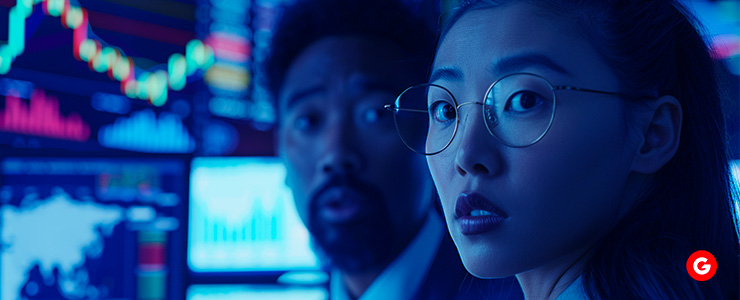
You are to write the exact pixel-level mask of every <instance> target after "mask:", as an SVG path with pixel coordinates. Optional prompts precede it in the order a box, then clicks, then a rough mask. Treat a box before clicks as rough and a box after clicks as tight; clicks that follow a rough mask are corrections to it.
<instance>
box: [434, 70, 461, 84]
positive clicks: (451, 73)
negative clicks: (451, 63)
mask: <svg viewBox="0 0 740 300" xmlns="http://www.w3.org/2000/svg"><path fill="white" fill-rule="evenodd" d="M440 79H444V80H447V81H460V80H462V79H463V74H462V72H461V71H460V70H459V69H457V68H439V69H434V71H433V72H432V76H429V82H435V81H437V80H440Z"/></svg>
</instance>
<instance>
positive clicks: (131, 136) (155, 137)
mask: <svg viewBox="0 0 740 300" xmlns="http://www.w3.org/2000/svg"><path fill="white" fill-rule="evenodd" d="M98 142H100V144H101V145H103V146H105V147H108V148H116V149H124V150H132V151H138V152H148V153H190V152H193V150H195V140H194V139H193V137H192V136H191V135H190V133H188V130H187V129H186V128H185V126H184V125H183V123H182V120H181V119H180V117H179V116H177V115H176V114H173V113H169V112H162V113H161V114H160V116H159V119H158V118H157V116H156V115H155V114H154V112H153V111H151V110H148V109H145V110H142V111H138V112H134V113H132V114H131V117H129V118H125V117H121V118H118V119H116V121H115V123H113V124H109V125H105V126H103V127H102V128H101V129H100V131H99V132H98Z"/></svg>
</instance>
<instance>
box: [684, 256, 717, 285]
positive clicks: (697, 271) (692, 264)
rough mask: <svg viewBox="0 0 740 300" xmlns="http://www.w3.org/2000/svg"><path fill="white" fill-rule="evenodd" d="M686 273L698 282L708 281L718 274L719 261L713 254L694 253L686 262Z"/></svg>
mask: <svg viewBox="0 0 740 300" xmlns="http://www.w3.org/2000/svg"><path fill="white" fill-rule="evenodd" d="M686 271H688V272H689V275H691V278H694V279H695V280H698V281H707V280H709V279H710V278H712V276H714V273H717V260H716V259H715V258H714V255H712V253H709V252H707V251H704V250H699V251H696V252H694V254H691V256H689V260H687V261H686Z"/></svg>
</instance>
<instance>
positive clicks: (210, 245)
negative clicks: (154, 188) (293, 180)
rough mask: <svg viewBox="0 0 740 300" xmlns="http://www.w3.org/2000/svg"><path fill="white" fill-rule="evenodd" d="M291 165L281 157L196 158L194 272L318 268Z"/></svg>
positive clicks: (192, 205) (190, 254)
mask: <svg viewBox="0 0 740 300" xmlns="http://www.w3.org/2000/svg"><path fill="white" fill-rule="evenodd" d="M284 181H285V167H284V166H283V165H282V164H281V163H280V162H279V161H278V160H277V159H275V158H259V157H258V158H255V157H250V158H196V159H195V160H194V161H193V166H192V173H191V188H190V222H189V226H190V230H189V235H190V238H189V239H188V243H189V247H188V248H189V250H188V263H189V264H190V267H191V268H192V269H193V270H194V271H199V272H210V271H226V272H228V271H261V270H294V269H316V268H317V267H318V260H317V258H316V256H315V255H314V253H313V252H312V251H311V249H310V247H309V235H308V231H307V230H306V229H305V227H304V226H303V223H301V221H300V219H299V218H298V214H297V212H296V210H295V207H294V204H293V200H292V197H291V193H290V190H289V189H288V188H287V187H286V186H285V184H284Z"/></svg>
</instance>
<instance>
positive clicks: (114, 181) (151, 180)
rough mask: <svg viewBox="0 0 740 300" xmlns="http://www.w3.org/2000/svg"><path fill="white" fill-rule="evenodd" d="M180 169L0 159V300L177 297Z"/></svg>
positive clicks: (105, 161) (179, 164)
mask: <svg viewBox="0 0 740 300" xmlns="http://www.w3.org/2000/svg"><path fill="white" fill-rule="evenodd" d="M186 174H187V172H186V164H185V162H184V161H180V160H173V159H170V160H163V159H111V158H29V157H26V158H23V157H15V158H5V159H2V160H1V161H0V176H1V177H0V178H1V180H2V181H0V182H2V184H0V234H1V236H0V237H1V238H0V242H1V244H0V245H1V247H2V248H0V299H3V300H16V299H182V298H183V297H184V295H183V292H184V289H183V277H182V275H181V274H183V271H182V269H183V268H182V266H183V265H184V261H185V260H184V257H183V255H184V249H183V248H184V247H183V246H184V244H185V226H184V225H185V224H184V222H185V213H186V212H187V211H186V206H185V205H186V202H185V197H184V195H185V192H186V183H187V177H186Z"/></svg>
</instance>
